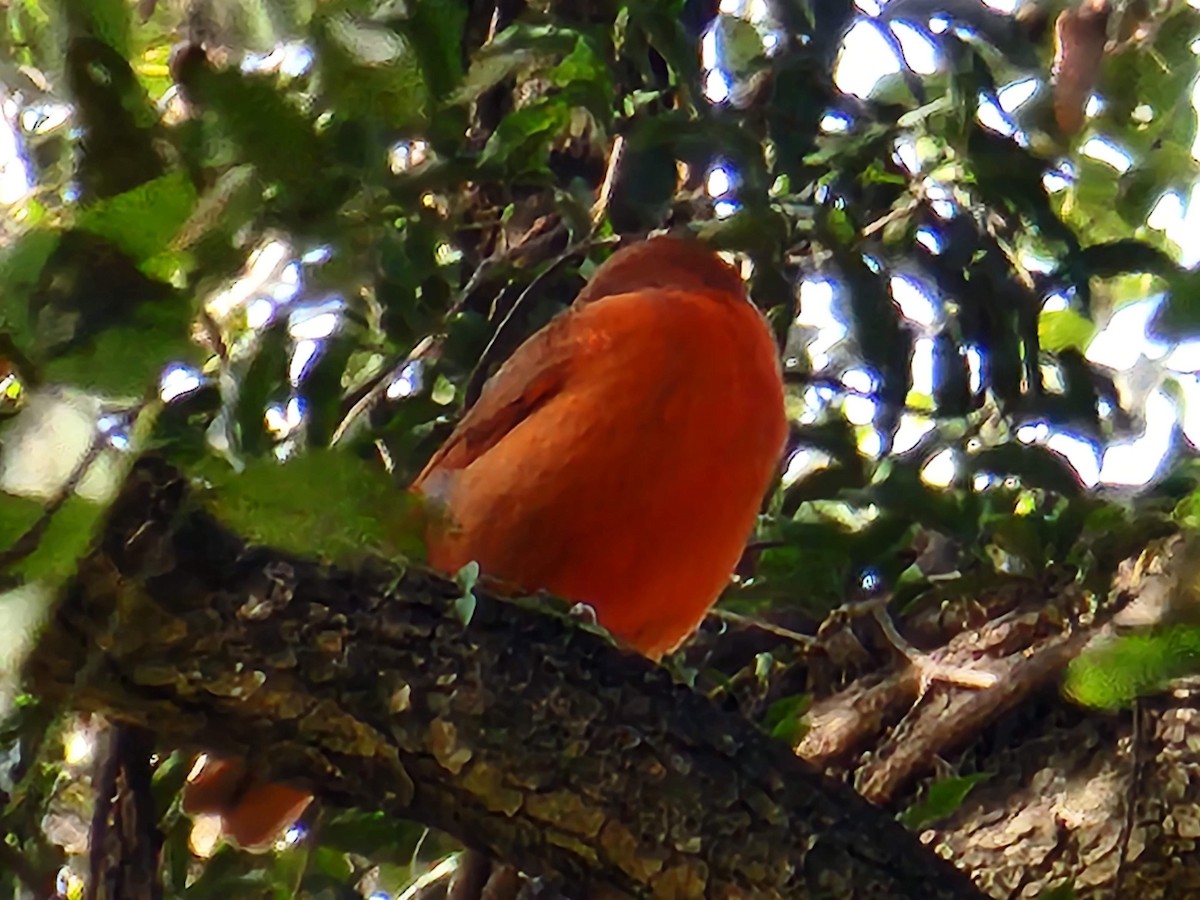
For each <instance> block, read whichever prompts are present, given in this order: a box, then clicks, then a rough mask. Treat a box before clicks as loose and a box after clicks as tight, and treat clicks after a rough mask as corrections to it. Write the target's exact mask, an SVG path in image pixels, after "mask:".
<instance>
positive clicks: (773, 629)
mask: <svg viewBox="0 0 1200 900" xmlns="http://www.w3.org/2000/svg"><path fill="white" fill-rule="evenodd" d="M708 617H709V618H710V619H716V620H717V621H719V622H729V623H732V624H734V625H741V626H743V627H745V628H753V629H755V630H757V631H765V632H766V633H767V634H773V635H775V636H776V637H781V638H784V639H785V640H788V641H791V642H792V643H794V644H799V645H800V646H801V647H804V648H805V649H806V650H810V649H812V648H813V647H814V646H815V645H816V644H817V639H816V638H815V637H813V636H812V635H809V634H801V633H800V632H799V631H792V630H791V629H790V628H784V627H782V626H781V625H774V624H772V623H770V622H765V621H763V620H762V619H756V618H754V617H753V616H743V615H741V614H740V613H735V612H730V611H729V610H727V609H712V610H709V613H708Z"/></svg>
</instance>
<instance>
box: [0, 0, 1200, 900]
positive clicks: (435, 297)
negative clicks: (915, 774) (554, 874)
mask: <svg viewBox="0 0 1200 900" xmlns="http://www.w3.org/2000/svg"><path fill="white" fill-rule="evenodd" d="M997 4H998V5H995V6H987V5H983V4H982V3H978V2H975V0H943V2H936V3H935V2H931V0H892V2H890V3H888V4H887V5H885V6H879V5H878V4H876V3H875V2H874V0H860V2H859V3H858V5H854V4H852V3H850V2H849V0H841V2H823V3H815V2H805V0H773V2H766V0H721V2H720V3H717V2H712V0H637V2H619V0H585V2H576V3H568V2H557V0H534V2H528V3H522V2H515V0H496V2H486V3H485V2H479V0H472V2H467V0H463V2H444V0H442V2H438V0H222V2H216V0H211V2H206V0H172V2H168V0H158V2H156V0H137V2H130V0H87V2H84V0H7V2H4V3H0V26H2V27H0V207H2V209H3V211H4V215H3V218H0V322H2V331H0V364H2V371H0V379H2V380H0V403H2V406H3V413H4V415H5V417H6V418H8V419H9V420H10V421H9V422H8V423H7V424H6V426H5V429H6V430H5V431H4V436H3V442H4V443H3V453H2V456H0V488H2V489H3V491H4V493H3V494H2V495H0V529H2V530H3V539H2V540H0V547H6V548H8V549H6V550H3V551H0V560H2V561H3V568H4V578H5V585H4V587H5V590H6V591H7V593H6V594H5V595H4V596H3V598H0V626H3V627H0V634H3V635H4V637H3V641H4V643H3V646H0V672H7V673H8V678H7V681H8V689H7V693H6V694H5V696H4V704H5V706H4V710H3V711H4V715H5V718H4V720H3V721H4V723H5V724H4V725H3V728H2V729H0V751H2V752H0V833H4V835H5V837H4V840H3V842H0V895H4V896H20V897H24V896H35V895H42V896H44V895H45V891H46V889H47V886H49V888H50V889H53V890H57V891H59V892H61V893H63V894H66V895H67V896H72V897H74V896H78V895H79V894H80V891H81V890H82V881H81V873H82V872H83V870H84V869H85V868H86V866H85V865H84V864H83V863H82V862H81V860H82V858H83V854H84V853H85V852H86V829H84V830H83V831H81V830H80V829H81V827H82V826H81V825H80V823H81V822H86V820H87V813H86V810H87V809H88V808H89V805H90V803H91V798H90V797H89V795H88V790H87V785H88V775H87V772H88V769H89V766H90V764H91V753H92V749H93V745H94V737H95V729H96V726H95V725H94V724H93V723H89V722H86V721H79V720H77V719H65V718H62V717H56V716H54V715H53V714H52V712H51V711H47V710H44V709H42V708H41V707H40V706H39V704H38V702H37V697H36V686H29V685H25V686H24V687H23V688H22V686H20V685H18V684H17V683H16V682H15V680H14V676H15V673H16V672H17V671H18V669H19V665H20V658H21V653H22V648H23V647H24V646H27V645H28V642H29V641H30V640H32V639H34V637H35V636H36V631H37V625H38V622H39V621H40V619H41V617H42V616H43V615H44V611H45V608H46V604H47V603H48V602H49V600H50V598H52V597H53V592H54V588H55V586H56V585H58V584H61V582H62V581H63V580H64V579H65V578H67V577H69V576H70V574H71V572H72V567H73V563H74V561H75V560H76V559H77V558H78V556H79V554H81V553H82V552H84V551H85V550H86V548H87V546H88V543H89V541H90V539H91V537H92V535H93V534H94V531H95V528H96V525H97V522H98V521H99V517H100V516H101V515H102V513H103V510H104V505H105V502H106V501H107V500H108V499H110V498H111V497H112V495H113V490H114V488H115V486H116V485H117V484H118V483H119V481H120V478H121V474H122V472H123V471H124V469H125V467H126V466H128V464H129V461H130V459H131V458H132V456H133V454H134V453H135V452H143V451H147V450H154V451H156V452H160V453H162V454H165V455H166V456H167V457H169V458H170V459H171V460H172V461H174V462H175V463H177V464H179V465H181V466H183V467H185V468H186V469H187V471H189V472H190V473H192V474H194V475H195V476H196V477H197V478H201V479H204V480H206V481H207V482H208V483H209V485H210V486H211V492H210V493H211V498H212V502H213V504H214V506H215V507H216V509H217V510H218V512H219V513H220V514H221V515H223V516H224V517H225V518H226V520H227V521H229V522H231V523H232V524H234V525H235V527H237V528H238V529H239V530H240V531H242V532H243V533H245V534H247V535H248V536H249V537H251V538H253V539H256V540H260V541H263V542H267V543H274V544H280V545H286V546H287V547H289V548H290V549H293V550H296V551H300V552H308V553H321V554H323V555H327V556H331V557H334V558H339V559H343V560H349V561H353V559H354V558H355V557H357V556H361V555H362V554H363V553H364V552H378V553H384V554H387V555H408V556H419V554H420V547H419V540H417V539H415V537H414V536H415V535H416V534H417V532H418V529H417V528H416V526H415V525H414V522H415V521H416V520H415V519H414V517H413V515H411V514H410V513H411V511H410V510H408V509H407V507H406V506H405V504H404V503H403V501H402V500H401V499H400V498H401V496H402V495H401V492H400V490H399V489H398V488H393V487H392V486H393V485H402V484H404V483H406V481H407V479H409V478H410V477H411V476H412V474H413V473H415V472H416V471H417V470H418V469H419V468H420V466H421V464H422V462H423V461H424V460H425V459H426V458H427V457H428V454H429V453H430V452H432V450H433V448H434V447H435V446H436V445H437V443H438V441H439V440H440V439H441V438H443V437H444V436H445V434H446V433H447V432H448V429H449V427H451V425H452V422H453V419H454V417H455V415H456V413H457V412H458V411H459V410H460V409H461V407H462V405H463V404H464V403H469V402H470V401H471V400H472V399H473V398H474V396H475V395H476V394H477V392H478V389H479V386H480V384H481V382H482V380H483V378H484V377H486V375H487V373H488V372H489V371H490V370H491V369H492V368H494V366H495V365H496V364H497V363H499V362H500V361H502V360H503V358H504V357H505V355H506V354H507V353H508V352H510V351H511V350H512V349H513V348H514V347H515V346H516V345H517V344H518V343H519V342H520V341H521V340H522V339H523V338H524V337H526V336H528V335H529V334H531V333H532V332H533V331H534V330H535V329H536V328H537V327H539V326H540V325H541V324H543V323H544V322H545V321H547V320H548V319H549V317H550V316H552V315H553V314H554V313H555V312H557V311H558V310H560V309H562V308H563V307H564V306H565V305H566V304H567V303H569V302H570V300H571V299H572V297H573V296H574V294H575V293H576V291H577V290H578V288H579V287H580V285H581V284H582V283H583V281H584V279H585V278H586V277H587V275H588V274H589V273H590V272H591V271H592V269H593V268H594V266H595V265H596V264H597V263H598V262H599V261H600V260H602V259H603V258H604V256H605V255H607V253H609V252H610V249H611V246H612V244H613V242H614V240H615V239H616V238H618V237H620V236H626V235H642V234H645V233H647V232H648V231H650V230H653V229H659V228H664V227H668V228H675V229H689V230H691V231H692V232H694V233H696V234H698V235H700V236H701V237H703V238H704V239H705V240H707V241H710V242H711V243H712V244H714V245H715V246H717V247H719V248H720V249H722V250H723V251H727V252H728V253H729V255H730V257H729V258H730V259H731V260H732V261H734V262H735V263H736V264H737V265H739V266H741V267H742V271H743V272H744V274H745V275H746V277H747V278H748V280H749V283H750V285H751V288H752V292H753V295H754V298H755V300H756V302H757V303H759V305H760V306H761V307H762V308H763V310H764V311H765V312H766V314H767V315H768V317H769V319H770V321H771V323H772V324H773V326H774V328H775V330H776V333H777V334H778V337H779V341H780V347H781V354H782V358H783V361H784V366H785V373H786V377H787V380H788V382H789V407H790V413H791V417H792V422H793V425H792V438H791V441H790V443H789V449H788V455H787V458H786V461H785V465H784V467H783V472H782V476H781V479H780V483H779V486H778V490H777V491H776V492H775V493H774V495H773V497H772V498H771V500H770V502H769V504H768V506H767V508H766V513H765V515H764V516H763V519H762V522H761V526H760V529H759V533H758V534H757V535H756V537H755V540H754V542H753V543H752V545H751V547H750V549H749V551H748V553H747V556H746V559H745V561H744V564H743V566H742V569H741V571H740V572H739V577H738V579H736V583H735V584H734V585H733V586H731V589H730V591H729V594H728V596H727V598H726V600H725V603H724V605H725V607H726V608H727V609H729V610H731V611H734V612H736V613H738V614H741V615H743V616H753V617H761V618H762V619H764V620H769V621H771V622H773V623H775V624H777V625H780V626H784V627H786V628H788V629H792V630H795V631H801V632H806V633H811V632H812V631H813V630H814V629H815V628H816V626H817V625H818V624H819V623H820V622H821V621H822V620H823V619H824V618H825V617H826V615H827V614H829V612H830V611H831V610H833V609H835V608H836V607H838V606H839V605H840V604H842V603H843V602H844V601H845V600H846V599H847V598H848V597H849V596H851V595H852V594H853V593H854V592H855V591H857V590H859V589H861V587H862V586H863V583H864V580H865V581H866V582H867V583H868V584H878V583H882V584H885V585H888V586H891V587H893V588H894V590H895V601H896V603H895V608H896V609H898V610H905V611H909V612H911V611H915V610H920V609H922V608H930V607H934V608H937V607H938V606H939V605H945V604H948V603H949V602H951V600H955V599H958V600H961V599H963V598H970V597H972V596H978V595H982V594H984V593H986V592H987V591H989V590H991V589H994V588H997V587H999V586H1002V585H1005V584H1011V583H1012V582H1014V581H1019V582H1024V583H1027V584H1030V585H1050V584H1061V583H1062V582H1063V580H1064V579H1065V580H1066V581H1068V582H1076V583H1078V584H1080V585H1081V586H1082V587H1083V588H1084V589H1085V590H1086V591H1088V592H1090V593H1089V596H1090V597H1091V598H1092V601H1093V604H1094V605H1095V606H1097V607H1102V606H1103V605H1104V604H1105V602H1106V601H1107V600H1108V598H1109V586H1110V584H1111V581H1112V578H1113V575H1114V573H1115V572H1116V570H1117V566H1118V564H1119V563H1120V562H1121V561H1122V560H1124V559H1126V558H1128V557H1130V556H1131V555H1136V554H1137V553H1139V552H1141V551H1143V550H1144V549H1145V548H1147V547H1148V546H1153V545H1152V544H1151V541H1152V539H1154V538H1156V537H1159V536H1162V535H1164V534H1166V533H1169V532H1172V531H1175V530H1177V529H1181V528H1182V529H1190V528H1191V527H1193V525H1194V524H1195V522H1194V519H1195V518H1196V517H1197V515H1198V513H1197V510H1198V509H1200V500H1198V497H1200V494H1198V493H1197V488H1198V487H1200V467H1198V465H1197V462H1196V460H1195V455H1194V453H1193V448H1194V446H1195V444H1196V443H1197V441H1198V440H1200V377H1198V375H1197V372H1198V371H1200V281H1198V280H1197V279H1198V277H1200V276H1197V274H1196V265H1197V263H1198V262H1200V227H1198V223H1200V220H1198V219H1197V216H1196V215H1195V213H1197V212H1198V211H1200V201H1197V200H1196V198H1197V197H1200V193H1198V189H1197V186H1198V185H1200V181H1198V172H1200V170H1198V168H1197V158H1198V153H1200V149H1198V148H1200V137H1198V134H1197V108H1198V105H1200V100H1198V99H1197V98H1198V96H1200V94H1198V93H1197V77H1196V76H1197V72H1198V71H1200V69H1198V66H1197V61H1196V56H1197V52H1198V51H1200V43H1198V41H1200V13H1198V12H1197V9H1196V8H1195V7H1194V6H1193V5H1191V4H1189V3H1186V2H1181V0H1121V2H1116V0H1114V2H1113V3H1112V4H1111V5H1110V3H1109V2H1106V0H1088V2H1087V3H1084V4H1083V5H1080V6H1068V5H1064V4H1063V3H1062V2H1060V0H1028V2H1026V3H1025V4H1024V5H1019V6H1012V5H1003V4H1001V3H1000V2H999V0H997ZM663 339H664V340H669V339H670V336H669V335H664V338H663ZM1180 595H1181V596H1182V597H1183V598H1184V599H1183V600H1181V601H1180V602H1179V603H1176V604H1175V605H1174V606H1173V607H1172V609H1171V611H1170V615H1164V616H1161V617H1159V621H1158V622H1157V624H1155V623H1150V625H1148V626H1147V627H1145V628H1142V629H1140V630H1138V632H1137V633H1136V634H1134V635H1131V636H1130V637H1129V638H1127V639H1125V640H1124V641H1121V642H1117V643H1115V644H1110V645H1107V646H1106V647H1103V648H1100V650H1098V651H1096V652H1095V653H1093V654H1091V655H1085V656H1084V657H1083V658H1081V660H1079V661H1078V662H1077V664H1076V666H1075V667H1074V669H1073V671H1072V674H1071V679H1070V683H1069V688H1070V691H1069V693H1070V694H1071V696H1073V697H1075V698H1076V699H1078V700H1080V701H1081V702H1085V703H1090V704H1094V705H1102V706H1119V705H1121V704H1123V703H1127V702H1129V700H1130V699H1132V698H1133V697H1134V696H1136V695H1137V694H1138V693H1141V692H1144V691H1147V690H1153V689H1155V688H1157V687H1159V686H1161V685H1162V684H1163V683H1164V682H1165V680H1166V679H1168V678H1170V677H1174V676H1175V675H1178V674H1181V673H1184V672H1188V671H1191V670H1192V668H1193V667H1194V663H1193V660H1194V659H1195V657H1196V653H1197V649H1196V648H1200V634H1198V633H1197V632H1196V630H1195V628H1194V627H1193V626H1192V625H1190V624H1189V623H1190V622H1191V621H1195V618H1196V617H1194V616H1191V615H1190V607H1191V606H1192V604H1191V602H1190V600H1188V597H1190V591H1181V592H1180ZM721 627H723V626H722V625H721V624H720V623H717V624H715V625H712V626H711V628H714V629H718V630H719V629H720V628H721ZM717 646H718V647H720V646H721V645H720V643H719V642H718V644H717ZM749 659H753V654H751V656H750V657H749ZM688 660H689V662H690V663H691V664H694V665H709V666H712V667H713V668H714V669H721V668H724V669H725V670H726V674H731V673H732V672H734V671H736V670H737V669H738V667H739V666H741V665H744V664H745V663H746V662H747V658H746V657H745V655H744V654H743V657H741V658H737V654H736V653H735V654H733V657H731V658H730V659H726V660H721V659H720V654H719V653H718V654H717V655H716V656H715V657H706V658H704V659H697V658H695V656H694V655H693V656H692V657H688ZM768 668H769V666H768ZM759 671H762V668H761V658H760V659H759ZM785 705H786V706H787V708H788V709H790V710H792V711H793V713H794V715H792V714H789V715H792V719H794V718H795V715H799V714H800V713H801V712H802V710H803V708H805V707H806V704H805V703H803V702H789V703H788V704H785ZM774 709H775V712H776V713H777V714H778V713H779V710H780V709H782V707H780V706H778V705H776V706H775V707H774ZM776 718H778V716H776ZM785 718H786V717H785ZM793 724H794V723H793ZM772 727H784V728H785V730H786V729H789V728H791V725H789V724H788V723H786V722H784V723H780V722H775V723H774V724H773V726H772ZM185 763H186V760H183V759H181V758H179V757H178V756H170V757H163V758H162V759H160V760H158V761H157V768H156V773H155V784H156V789H157V790H159V791H160V798H159V799H160V801H161V803H162V808H163V810H164V819H163V827H164V833H165V836H166V843H165V849H164V863H165V869H164V874H165V884H166V891H167V895H168V896H172V897H174V896H181V897H182V896H187V897H189V898H192V897H195V898H200V897H208V896H221V895H223V896H230V895H232V896H237V897H250V896H264V897H265V896H323V897H325V896H327V897H342V896H346V897H357V896H380V897H384V896H388V897H390V896H396V895H399V894H400V893H402V892H403V891H404V890H405V889H406V887H407V886H409V885H410V884H411V882H412V881H413V879H414V878H417V877H418V876H420V875H421V874H423V873H426V872H427V870H428V869H429V867H430V866H431V865H433V863H435V862H436V861H437V860H438V859H440V858H442V857H443V856H445V854H446V853H447V852H449V851H450V849H451V847H450V845H449V844H448V843H447V840H446V839H444V838H441V837H439V836H437V835H429V834H426V833H425V831H424V830H423V829H422V828H420V827H419V826H417V825H411V826H403V825H400V826H398V825H396V824H395V823H389V822H383V821H381V820H380V819H379V818H378V817H374V816H371V815H363V814H359V813H340V814H333V813H329V812H325V813H318V814H317V816H316V817H315V818H310V820H309V821H307V822H306V824H305V827H304V828H303V829H301V830H299V831H297V832H295V833H293V834H292V835H290V836H289V838H288V839H286V840H284V841H283V842H281V844H280V846H279V847H278V848H277V851H276V852H275V853H272V854H269V855H267V856H252V855H249V854H244V853H241V852H239V851H236V850H234V849H233V848H230V847H216V846H214V845H213V839H212V837H213V836H212V835H211V833H210V834H208V835H207V836H206V835H205V834H203V833H200V832H201V831H202V829H196V830H194V829H193V828H192V826H191V823H190V822H189V821H188V820H187V819H186V818H184V817H182V816H181V815H180V814H179V812H178V809H177V808H176V806H175V805H174V804H173V803H172V800H173V798H174V796H175V794H176V793H177V791H178V788H179V785H180V784H181V782H182V779H183V777H184V775H185V771H184V770H185V768H186V765H185ZM39 891H41V892H42V893H40V894H39ZM231 892H232V894H231Z"/></svg>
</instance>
